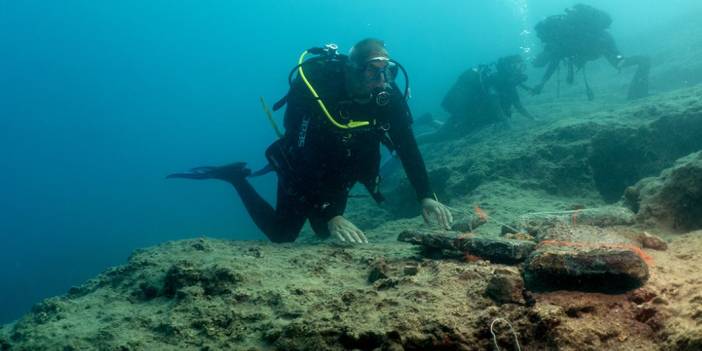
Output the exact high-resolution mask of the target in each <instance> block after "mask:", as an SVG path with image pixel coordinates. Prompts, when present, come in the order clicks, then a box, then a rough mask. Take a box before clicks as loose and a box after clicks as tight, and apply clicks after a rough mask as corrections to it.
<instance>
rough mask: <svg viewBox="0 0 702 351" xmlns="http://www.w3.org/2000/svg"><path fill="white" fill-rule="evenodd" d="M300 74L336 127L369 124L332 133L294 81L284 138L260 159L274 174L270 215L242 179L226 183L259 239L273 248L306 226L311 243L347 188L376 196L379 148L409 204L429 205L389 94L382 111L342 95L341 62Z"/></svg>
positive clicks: (406, 114) (415, 152)
mask: <svg viewBox="0 0 702 351" xmlns="http://www.w3.org/2000/svg"><path fill="white" fill-rule="evenodd" d="M303 68H304V72H305V75H306V76H307V78H308V80H309V82H310V83H311V84H312V86H313V87H314V88H315V90H316V91H317V93H318V94H319V96H320V98H321V99H322V101H323V102H324V104H325V105H326V107H327V109H328V111H329V113H331V114H332V116H334V117H335V118H336V119H337V120H339V121H340V122H342V123H345V122H346V121H348V119H349V118H350V119H353V120H367V121H371V124H372V125H371V126H369V127H362V128H358V129H353V130H343V129H339V128H337V127H335V126H333V125H332V123H331V122H330V121H329V120H328V118H327V117H326V115H325V114H324V113H323V112H322V110H321V108H320V106H319V104H318V103H317V101H316V100H315V99H314V98H313V96H312V95H311V93H310V91H309V89H308V87H307V86H306V85H305V84H304V83H303V82H302V81H301V79H300V78H299V77H298V78H297V79H296V80H295V81H294V82H293V85H292V87H291V89H290V91H289V92H288V95H287V104H288V105H287V109H286V112H285V135H284V136H283V137H282V138H281V139H279V140H278V141H276V142H275V143H274V144H273V145H271V146H270V147H269V148H268V150H267V151H266V156H267V158H268V159H269V161H270V162H271V165H272V166H273V168H274V169H275V170H276V173H277V174H278V191H277V205H276V208H275V209H273V208H272V206H270V205H269V204H268V203H267V202H266V201H265V200H263V199H262V198H261V197H260V196H259V195H258V193H256V191H255V190H254V189H253V187H252V186H251V185H250V184H249V183H248V181H246V180H245V179H243V178H242V179H241V180H239V181H236V182H234V186H235V188H236V189H237V191H238V192H239V195H240V196H241V199H242V201H243V202H244V205H245V207H246V209H247V210H248V212H249V214H250V215H251V217H252V218H253V220H254V222H255V223H256V225H257V226H258V227H259V228H260V229H261V230H262V231H263V232H264V234H266V236H268V238H269V239H270V240H271V241H273V242H291V241H295V239H296V238H297V236H298V235H299V232H300V230H301V229H302V226H303V225H304V223H305V220H307V219H309V220H310V224H311V225H312V228H313V229H314V231H315V233H316V234H317V235H320V236H328V235H329V232H328V230H327V222H328V221H329V220H330V219H331V218H333V217H335V216H338V215H342V214H343V213H344V210H345V208H346V201H347V198H348V193H349V190H350V189H351V187H352V186H353V185H354V184H356V183H357V182H361V183H363V184H365V185H366V187H367V188H369V190H370V191H371V192H372V193H374V194H375V195H376V196H377V183H378V169H379V165H380V144H381V141H383V140H384V141H385V143H391V144H392V146H393V148H394V150H395V151H396V152H397V154H398V156H399V158H400V160H401V161H402V164H403V166H404V168H405V171H406V173H407V175H408V178H409V180H410V182H411V183H412V185H413V186H414V189H415V190H416V193H417V198H418V199H422V198H426V197H431V194H432V191H431V189H430V186H429V180H428V176H427V172H426V168H425V165H424V161H423V160H422V157H421V155H420V153H419V149H418V147H417V143H416V141H415V138H414V135H413V132H412V128H411V123H412V117H411V115H410V111H409V108H408V106H407V104H406V102H405V100H404V98H403V97H402V94H401V92H400V91H399V89H397V86H394V89H393V90H392V94H391V97H390V102H389V103H388V104H387V105H386V106H382V107H381V106H378V105H377V104H376V103H375V102H374V101H371V102H369V103H366V104H361V103H358V102H355V101H354V100H352V99H351V98H350V96H349V94H348V92H347V89H346V82H345V73H344V66H343V63H342V62H325V61H312V62H309V63H306V64H305V65H304V66H303ZM384 138H385V139H384Z"/></svg>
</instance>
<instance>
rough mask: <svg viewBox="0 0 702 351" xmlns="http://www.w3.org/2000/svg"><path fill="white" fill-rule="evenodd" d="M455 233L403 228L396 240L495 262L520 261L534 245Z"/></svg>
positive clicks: (527, 242) (528, 242)
mask: <svg viewBox="0 0 702 351" xmlns="http://www.w3.org/2000/svg"><path fill="white" fill-rule="evenodd" d="M444 233H447V234H444ZM451 233H452V234H453V235H451ZM457 234H458V233H456V232H429V231H419V230H405V231H403V232H402V233H400V235H399V236H398V238H397V240H398V241H403V242H406V243H410V244H415V245H421V246H423V247H425V248H430V249H439V250H441V249H444V250H453V251H460V252H465V253H468V254H471V255H475V256H479V257H482V258H485V259H488V260H490V261H493V262H497V263H517V262H522V261H524V260H525V259H526V258H527V257H528V256H529V254H530V253H531V252H532V251H533V250H534V248H535V247H536V243H534V242H531V241H521V240H507V239H491V238H485V237H480V236H473V235H457Z"/></svg>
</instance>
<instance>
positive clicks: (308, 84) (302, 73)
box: [297, 50, 370, 129]
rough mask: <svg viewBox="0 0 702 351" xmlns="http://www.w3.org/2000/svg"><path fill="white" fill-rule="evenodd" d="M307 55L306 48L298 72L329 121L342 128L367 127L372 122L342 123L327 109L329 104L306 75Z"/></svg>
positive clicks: (299, 62) (299, 61) (301, 56)
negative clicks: (304, 65)
mask: <svg viewBox="0 0 702 351" xmlns="http://www.w3.org/2000/svg"><path fill="white" fill-rule="evenodd" d="M306 55H307V50H305V51H304V52H303V53H302V55H300V59H299V60H298V69H297V71H298V73H299V74H300V77H301V78H302V81H304V82H305V85H307V88H309V89H310V92H311V93H312V96H314V98H315V99H316V100H317V103H318V104H319V107H320V108H321V109H322V112H324V114H325V115H326V116H327V118H328V119H329V122H331V123H332V124H333V125H334V126H335V127H337V128H341V129H353V128H358V127H365V126H367V125H369V124H370V122H368V121H353V120H351V121H349V123H347V124H341V123H339V122H337V121H336V119H334V117H332V115H331V114H330V113H329V111H328V110H327V106H326V105H324V102H322V99H321V98H320V97H319V94H317V91H316V90H314V87H313V86H312V84H310V82H309V81H308V80H307V77H306V76H305V72H304V71H303V70H302V63H303V62H304V61H305V56H306Z"/></svg>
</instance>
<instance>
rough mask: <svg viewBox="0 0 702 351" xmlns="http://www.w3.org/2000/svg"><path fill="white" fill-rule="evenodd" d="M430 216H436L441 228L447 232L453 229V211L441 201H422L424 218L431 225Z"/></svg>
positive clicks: (427, 199) (428, 199)
mask: <svg viewBox="0 0 702 351" xmlns="http://www.w3.org/2000/svg"><path fill="white" fill-rule="evenodd" d="M430 214H433V215H434V216H436V221H437V222H438V223H439V225H440V226H442V227H444V228H445V229H446V230H450V229H451V223H453V216H452V215H451V211H449V209H448V208H447V207H446V206H444V205H443V204H442V203H441V202H439V201H436V200H434V199H430V198H425V199H422V217H424V221H425V222H427V223H429V217H430Z"/></svg>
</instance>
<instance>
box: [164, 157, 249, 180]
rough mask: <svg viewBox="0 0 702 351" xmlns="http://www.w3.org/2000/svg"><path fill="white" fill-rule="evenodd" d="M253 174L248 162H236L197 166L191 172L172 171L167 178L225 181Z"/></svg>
mask: <svg viewBox="0 0 702 351" xmlns="http://www.w3.org/2000/svg"><path fill="white" fill-rule="evenodd" d="M250 175H251V170H250V169H248V168H246V162H236V163H232V164H229V165H226V166H219V167H213V166H206V167H195V168H192V169H191V170H190V172H184V173H172V174H169V175H167V176H166V179H174V178H180V179H220V180H224V181H228V182H231V181H234V180H239V179H243V178H246V177H248V176H250Z"/></svg>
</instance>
